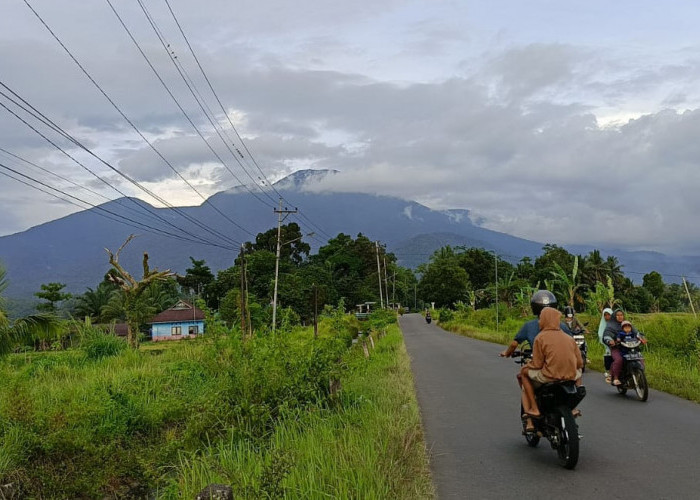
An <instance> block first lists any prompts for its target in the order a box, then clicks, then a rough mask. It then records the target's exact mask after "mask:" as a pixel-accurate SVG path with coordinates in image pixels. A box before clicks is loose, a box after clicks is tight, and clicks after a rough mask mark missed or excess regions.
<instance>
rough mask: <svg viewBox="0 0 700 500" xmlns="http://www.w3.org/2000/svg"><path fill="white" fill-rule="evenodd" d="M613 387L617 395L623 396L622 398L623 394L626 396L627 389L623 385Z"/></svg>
mask: <svg viewBox="0 0 700 500" xmlns="http://www.w3.org/2000/svg"><path fill="white" fill-rule="evenodd" d="M615 387H617V392H619V393H620V394H622V395H623V396H624V395H625V394H627V387H626V386H624V385H616V386H615Z"/></svg>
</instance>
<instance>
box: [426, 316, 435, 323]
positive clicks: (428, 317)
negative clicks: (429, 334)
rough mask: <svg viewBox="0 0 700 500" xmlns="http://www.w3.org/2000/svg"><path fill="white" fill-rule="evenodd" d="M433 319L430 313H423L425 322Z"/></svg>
mask: <svg viewBox="0 0 700 500" xmlns="http://www.w3.org/2000/svg"><path fill="white" fill-rule="evenodd" d="M432 320H433V318H431V317H430V314H426V315H425V322H426V323H428V324H430V322H431V321H432Z"/></svg>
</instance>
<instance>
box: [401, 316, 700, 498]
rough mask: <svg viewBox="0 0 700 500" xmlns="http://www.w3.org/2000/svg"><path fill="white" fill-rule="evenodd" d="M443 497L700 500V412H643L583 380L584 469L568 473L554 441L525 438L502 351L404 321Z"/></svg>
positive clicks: (692, 407) (699, 408)
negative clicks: (535, 441)
mask: <svg viewBox="0 0 700 500" xmlns="http://www.w3.org/2000/svg"><path fill="white" fill-rule="evenodd" d="M400 325H401V329H402V331H403V335H404V339H405V342H406V347H407V349H408V353H409V355H410V357H411V367H412V370H413V376H414V379H415V385H416V391H417V395H418V402H419V405H420V408H421V414H422V418H423V425H424V427H425V433H426V444H427V447H428V450H429V453H430V461H431V469H432V473H433V478H434V481H435V485H436V487H437V492H438V497H439V498H441V499H446V498H493V499H503V498H519V499H530V498H567V499H571V498H601V499H603V498H604V499H606V500H607V499H609V498H625V499H627V498H630V499H632V498H634V499H639V498H644V499H661V498H668V499H684V498H688V499H690V498H692V499H696V498H700V485H698V477H699V476H700V468H699V467H698V465H699V462H700V405H697V404H695V403H691V402H689V401H686V400H683V399H680V398H677V397H674V396H671V395H668V394H666V393H663V392H658V391H651V393H650V395H649V401H648V402H646V403H641V402H638V401H636V400H633V399H632V398H631V397H624V396H620V395H618V394H617V392H616V391H615V390H614V389H613V388H612V387H610V386H608V385H606V384H605V383H604V381H603V377H602V375H601V374H600V373H598V372H590V373H586V374H584V384H585V385H586V388H587V389H588V395H587V397H586V399H585V400H584V401H583V402H582V403H581V405H580V408H581V410H582V411H583V416H582V417H581V418H580V419H578V423H579V432H580V434H581V435H582V436H583V439H582V441H581V449H580V458H579V463H578V466H577V467H576V469H575V470H573V471H568V470H566V469H564V468H562V467H561V466H560V465H559V464H558V461H557V456H556V452H555V451H554V450H552V449H551V447H550V446H549V443H548V442H547V441H546V440H542V441H541V442H540V445H539V447H537V448H529V447H528V446H527V444H526V443H525V439H524V438H523V437H522V435H521V434H520V419H519V416H518V413H519V410H520V406H519V404H520V403H519V397H520V393H519V389H518V386H517V383H516V381H515V373H516V371H517V369H518V365H516V364H514V363H513V361H512V360H510V359H505V358H499V357H498V352H500V351H501V350H502V349H503V347H502V346H499V345H496V344H491V343H489V342H482V341H479V340H474V339H470V338H467V337H462V336H459V335H455V334H452V333H448V332H446V331H444V330H442V329H441V328H439V327H437V326H435V325H434V324H432V325H427V324H426V323H425V320H424V319H423V317H422V316H421V315H419V314H408V315H404V316H403V317H402V318H401V319H400Z"/></svg>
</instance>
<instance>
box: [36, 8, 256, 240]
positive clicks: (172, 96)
mask: <svg viewBox="0 0 700 500" xmlns="http://www.w3.org/2000/svg"><path fill="white" fill-rule="evenodd" d="M26 1H27V0H25V2H26ZM106 2H107V4H109V6H110V8H111V9H112V12H114V15H115V16H116V17H117V19H118V20H119V23H120V24H121V26H122V27H123V28H124V30H125V31H126V33H127V34H128V35H129V38H130V39H131V41H132V42H133V43H134V45H135V46H136V48H137V49H138V51H139V53H140V54H141V55H142V56H143V58H144V59H145V61H146V63H148V66H149V67H150V68H151V70H152V71H153V73H154V74H155V75H156V78H157V79H158V81H159V82H160V83H161V85H162V86H163V88H164V89H165V91H166V92H167V93H168V95H169V96H170V98H171V99H172V100H173V102H174V103H175V105H176V106H177V107H178V109H179V110H180V111H181V112H182V114H183V115H184V116H185V118H186V119H187V121H188V122H189V124H190V125H191V126H192V128H194V130H195V132H197V135H198V136H199V137H200V138H201V139H202V140H203V141H204V143H205V144H206V145H207V148H208V149H209V150H210V151H211V152H212V154H213V155H214V157H215V158H216V159H217V160H218V161H219V163H221V165H223V167H224V168H225V169H226V170H227V171H228V172H229V173H230V174H231V175H232V176H233V177H234V179H236V181H237V182H238V183H239V184H241V185H242V186H243V187H244V188H245V189H246V190H247V191H248V192H249V193H250V194H252V195H253V196H254V197H255V198H257V199H258V200H259V201H261V202H262V203H263V204H267V203H266V202H265V201H264V200H263V199H262V198H260V197H259V196H258V195H257V194H256V193H254V192H253V191H251V190H250V188H249V187H248V186H247V185H246V184H245V183H244V182H242V181H241V180H240V179H239V178H238V176H237V175H236V174H235V173H234V172H233V170H231V168H230V167H229V166H228V165H227V164H226V162H225V161H224V160H223V159H222V158H221V156H220V155H219V153H217V152H216V150H215V149H214V148H213V147H212V145H211V144H210V143H209V141H207V139H206V138H205V137H204V134H202V132H201V131H200V130H199V127H197V125H196V124H195V123H194V121H193V120H192V118H191V117H190V116H189V114H188V113H187V112H186V111H185V109H184V108H183V107H182V105H181V104H180V102H179V101H178V100H177V98H176V97H175V95H174V94H173V93H172V91H171V90H170V87H168V85H167V84H166V83H165V81H164V80H163V78H162V77H161V76H160V73H158V70H157V69H156V68H155V66H153V64H152V63H151V60H150V59H149V58H148V56H147V55H146V53H145V52H144V51H143V49H142V48H141V45H139V43H138V41H137V40H136V38H135V37H134V35H133V34H132V33H131V30H130V29H129V27H128V26H127V25H126V23H125V22H124V20H123V19H122V17H121V16H120V15H119V13H118V12H117V10H116V9H115V8H114V6H113V5H112V2H111V1H110V0H106ZM161 43H162V41H161ZM166 50H167V48H166ZM168 54H170V53H169V52H168ZM170 57H171V58H172V55H170ZM175 66H176V68H178V71H180V69H179V67H178V66H177V64H175ZM183 78H184V77H183ZM144 140H146V139H145V138H144ZM151 147H153V146H151ZM248 234H250V235H251V236H253V233H251V232H248Z"/></svg>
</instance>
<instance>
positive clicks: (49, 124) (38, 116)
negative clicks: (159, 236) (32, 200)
mask: <svg viewBox="0 0 700 500" xmlns="http://www.w3.org/2000/svg"><path fill="white" fill-rule="evenodd" d="M0 86H2V87H4V88H6V89H8V90H9V91H10V92H11V93H12V94H13V95H15V96H17V97H18V98H19V99H20V100H21V101H22V103H24V104H25V105H26V106H28V107H29V108H31V110H30V109H27V108H26V107H25V106H24V105H22V104H20V103H18V102H17V101H16V100H14V99H13V98H11V97H9V96H8V95H7V94H5V93H4V92H2V91H1V90H0V95H2V96H4V97H5V98H6V99H8V100H9V101H10V102H12V103H13V104H15V106H17V107H19V108H20V109H22V110H23V111H24V112H25V113H27V114H30V115H31V116H32V117H34V118H35V119H37V120H39V121H40V122H42V123H43V124H44V125H46V126H47V127H49V128H51V129H52V130H54V131H55V132H57V133H58V134H60V135H61V136H62V137H64V138H65V139H67V140H69V141H70V142H72V143H73V144H75V145H76V146H78V147H79V148H81V149H83V150H84V151H85V152H87V153H88V154H90V155H91V156H93V157H94V158H96V159H97V160H99V161H100V162H101V163H103V164H104V165H106V166H107V167H109V168H110V169H111V170H112V171H114V172H116V173H117V174H119V175H120V176H121V177H123V178H124V179H126V180H128V181H129V182H131V183H132V184H134V185H135V186H137V187H138V188H139V189H141V190H143V191H144V192H146V193H147V194H149V195H150V196H152V197H153V198H154V199H156V200H158V201H160V202H161V203H163V204H164V205H166V206H168V207H169V208H172V209H173V210H174V211H175V212H176V213H178V214H179V215H181V216H182V217H184V218H186V219H187V220H189V221H190V222H192V223H193V224H195V225H196V226H198V227H200V228H201V229H204V230H205V231H207V232H209V233H210V234H212V235H214V236H217V237H218V238H222V239H223V240H224V241H228V242H230V243H232V244H234V245H238V244H239V243H238V242H236V241H235V240H233V239H231V238H229V237H228V236H226V235H223V234H222V233H219V232H218V231H216V230H214V229H211V228H209V227H208V226H207V225H205V224H203V223H200V222H199V221H197V220H196V219H194V218H192V217H190V216H189V215H187V214H186V213H184V212H182V211H181V210H180V209H179V208H177V207H174V206H172V205H171V204H170V203H168V202H167V201H166V200H165V199H163V198H161V197H160V196H158V195H156V194H155V193H153V192H151V191H150V190H149V189H147V188H145V187H143V186H142V185H141V184H140V183H139V182H137V181H135V180H134V179H132V178H131V177H130V176H128V175H127V174H124V173H123V172H121V171H120V170H119V169H117V168H116V167H114V166H112V165H111V164H110V163H109V162H107V161H105V160H103V159H102V158H101V157H99V156H98V155H96V154H95V153H93V152H92V151H91V150H90V149H88V148H87V147H86V146H85V145H84V144H82V143H81V142H80V141H78V140H77V139H76V138H75V137H73V136H72V135H70V134H69V133H68V132H66V131H65V130H63V129H62V128H61V127H60V126H59V125H57V124H56V123H55V122H53V121H52V120H51V119H50V118H48V117H46V116H45V115H44V114H43V113H41V112H40V111H39V110H37V109H36V108H35V107H34V106H32V105H31V104H30V103H28V102H27V101H26V100H25V99H23V98H22V97H21V96H19V94H17V93H16V92H14V91H13V90H12V89H10V88H9V87H8V86H7V85H5V84H4V83H3V82H2V81H0ZM0 107H2V108H4V109H5V110H7V111H8V112H9V113H11V114H12V115H13V116H15V118H17V119H18V120H20V121H21V122H22V123H24V124H25V125H26V126H27V127H29V128H30V129H31V130H33V131H34V132H35V133H36V134H38V135H39V136H41V137H42V138H43V139H44V140H46V141H47V142H48V143H49V144H51V145H52V146H54V147H55V148H56V149H58V150H59V151H61V152H62V153H63V154H64V155H65V156H67V157H68V158H70V159H71V160H73V161H74V162H75V163H77V164H78V165H80V166H81V167H82V168H84V169H85V170H87V171H88V172H90V173H91V174H92V175H94V176H95V177H97V178H98V179H99V180H100V181H102V182H103V183H105V184H106V185H108V186H110V187H111V188H112V189H114V190H115V191H117V192H118V193H120V194H121V195H122V196H124V197H126V198H127V199H129V200H130V201H131V202H132V203H133V204H135V205H136V206H138V207H139V208H140V209H141V210H144V211H146V212H148V213H149V214H150V215H151V216H153V217H155V218H157V219H159V220H160V221H161V222H164V223H165V224H167V225H169V226H171V227H172V228H174V229H176V230H178V231H180V232H182V233H185V234H188V235H189V236H193V237H197V236H195V235H194V234H192V233H189V232H188V231H185V230H184V229H182V228H180V227H178V226H176V225H174V224H173V223H171V222H170V221H168V220H167V219H165V218H163V217H161V216H160V215H158V214H157V213H155V212H154V211H152V210H150V209H149V208H147V207H145V206H143V205H141V204H139V203H138V202H137V201H136V200H134V199H133V198H131V197H129V196H127V195H126V194H124V193H123V192H122V191H120V190H119V189H117V188H116V187H114V186H112V185H111V184H110V183H109V182H107V181H106V180H105V179H103V178H102V177H100V176H99V175H97V174H96V173H95V172H94V171H92V170H91V169H90V168H89V167H87V166H86V165H84V164H83V163H81V162H80V161H79V160H77V159H76V158H75V157H73V156H72V155H71V154H70V153H68V152H67V151H65V150H64V149H63V148H61V147H60V146H59V145H58V144H56V143H55V142H54V141H52V140H51V139H49V138H48V137H47V136H46V135H44V134H43V133H41V132H40V131H39V130H38V129H37V128H35V127H34V126H32V125H31V124H30V123H29V122H27V121H26V120H24V119H23V118H22V117H21V116H19V115H18V114H17V113H15V112H14V111H12V110H11V109H10V108H8V107H7V106H6V105H5V104H3V103H0Z"/></svg>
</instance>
